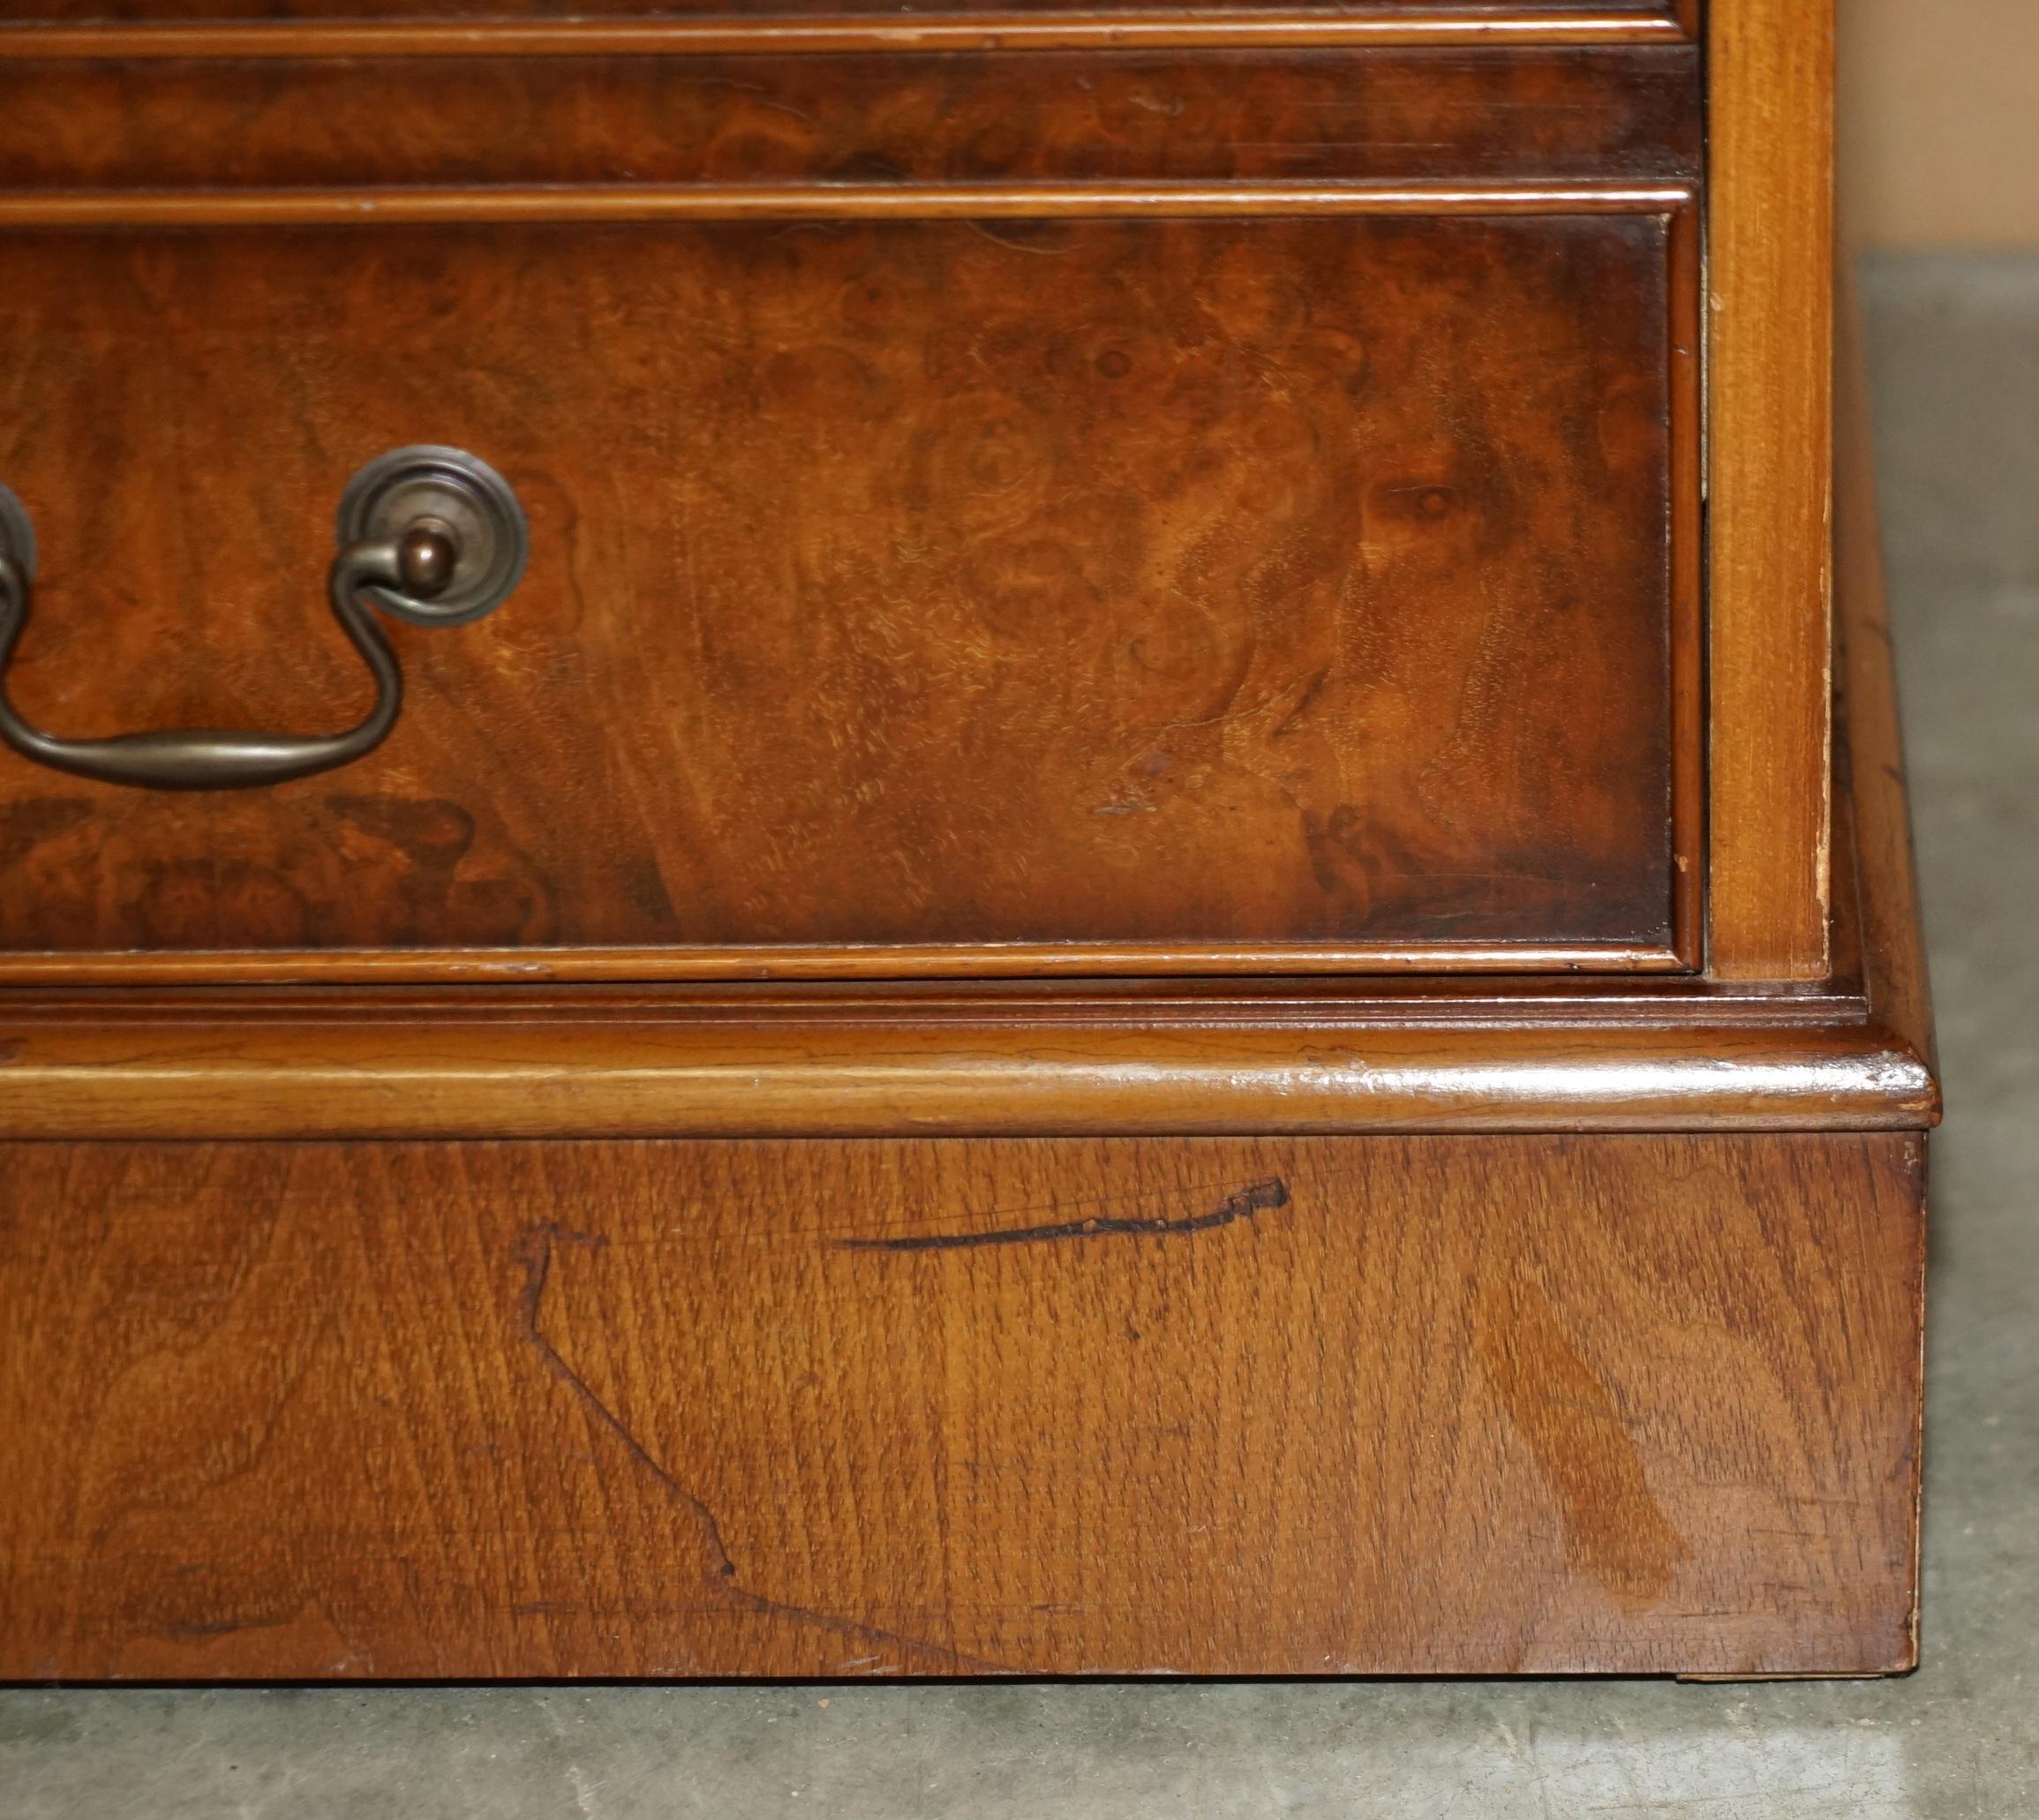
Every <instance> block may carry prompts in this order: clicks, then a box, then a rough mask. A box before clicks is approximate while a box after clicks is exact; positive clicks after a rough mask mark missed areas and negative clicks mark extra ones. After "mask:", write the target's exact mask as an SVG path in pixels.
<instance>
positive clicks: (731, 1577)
mask: <svg viewBox="0 0 2039 1820" xmlns="http://www.w3.org/2000/svg"><path fill="white" fill-rule="evenodd" d="M607 1243H608V1241H607V1240H606V1238H604V1237H602V1236H601V1235H600V1234H599V1233H591V1232H574V1231H570V1230H568V1229H567V1228H565V1227H563V1226H561V1225H559V1224H557V1223H556V1222H553V1221H549V1220H548V1221H545V1222H543V1223H541V1224H539V1225H537V1226H532V1227H530V1228H528V1229H526V1230H525V1231H524V1232H523V1235H522V1237H520V1238H519V1240H518V1242H517V1246H516V1260H517V1262H518V1263H519V1264H521V1265H522V1266H523V1273H524V1284H523V1294H522V1295H521V1296H520V1297H519V1298H518V1333H519V1335H520V1336H521V1337H522V1338H523V1340H524V1341H525V1342H526V1343H527V1344H529V1345H530V1348H531V1349H532V1350H534V1351H535V1352H536V1353H537V1354H538V1357H539V1359H540V1360H541V1361H542V1362H543V1363H544V1365H545V1369H546V1370H547V1371H548V1372H549V1373H552V1375H553V1377H554V1378H556V1379H557V1380H559V1381H560V1382H561V1384H563V1385H564V1386H566V1388H568V1391H570V1392H571V1393H572V1394H573V1396H574V1400H575V1401H576V1403H579V1404H580V1406H581V1408H582V1409H583V1410H584V1411H585V1412H586V1413H587V1415H588V1416H589V1417H590V1418H591V1419H592V1420H593V1421H595V1422H596V1423H597V1424H598V1425H600V1426H601V1427H602V1428H604V1429H606V1430H607V1432H608V1433H610V1434H612V1435H613V1436H614V1437H615V1438H616V1440H618V1441H620V1442H621V1444H622V1446H623V1448H624V1449H625V1451H626V1452H628V1455H630V1457H631V1458H632V1459H633V1460H635V1461H636V1463H638V1464H639V1465H640V1466H642V1467H643V1469H644V1470H645V1471H647V1472H649V1473H650V1474H651V1477H652V1478H655V1479H656V1480H657V1481H658V1483H659V1484H660V1485H663V1486H665V1488H666V1491H667V1492H669V1493H671V1494H672V1495H673V1499H674V1500H676V1501H677V1502H678V1503H679V1504H680V1505H681V1507H682V1508H684V1509H685V1510H686V1511H687V1513H688V1515H689V1516H691V1517H692V1518H693V1520H694V1523H695V1525H696V1529H697V1530H699V1532H700V1536H701V1540H702V1544H703V1547H704V1549H705V1550H706V1552H707V1554H708V1558H709V1562H710V1566H711V1571H712V1573H713V1574H714V1575H715V1576H716V1577H717V1578H718V1579H719V1580H720V1581H721V1582H722V1596H723V1602H724V1603H725V1605H726V1606H731V1607H734V1609H736V1610H738V1611H744V1612H751V1613H756V1614H757V1615H758V1616H760V1617H773V1618H787V1619H791V1620H794V1621H796V1622H799V1623H802V1624H811V1625H813V1626H815V1627H816V1628H818V1629H822V1630H825V1631H828V1632H830V1633H831V1634H832V1635H834V1636H839V1637H842V1638H844V1639H845V1640H846V1641H849V1642H854V1643H864V1644H867V1645H868V1644H878V1645H880V1646H884V1647H889V1648H891V1649H892V1650H895V1651H902V1652H904V1653H906V1654H907V1655H914V1656H922V1657H926V1658H931V1660H932V1661H933V1662H934V1663H936V1664H937V1665H938V1666H937V1670H936V1672H937V1673H952V1674H965V1673H974V1674H1010V1673H1012V1670H1011V1669H1009V1668H1007V1667H1005V1666H1004V1665H1003V1664H1001V1663H997V1662H990V1661H986V1660H985V1659H984V1658H982V1657H977V1656H967V1655H965V1654H963V1653H962V1652H961V1651H957V1650H952V1649H949V1648H947V1647H945V1646H944V1645H943V1644H941V1643H928V1642H925V1641H923V1640H922V1639H921V1638H919V1637H911V1636H899V1635H898V1634H896V1633H895V1632H893V1631H890V1630H881V1629H879V1628H877V1627H876V1626H874V1625H869V1624H861V1623H859V1622H858V1621H856V1620H854V1619H853V1618H839V1617H836V1616H834V1615H833V1614H832V1613H828V1612H816V1611H812V1610H810V1609H809V1608H808V1607H807V1606H791V1605H785V1604H782V1603H781V1602H780V1601H779V1600H778V1599H775V1598H767V1597H766V1596H765V1595H764V1594H763V1593H760V1592H752V1591H750V1590H749V1588H747V1587H744V1586H741V1585H739V1584H738V1583H737V1577H736V1564H735V1562H734V1561H732V1560H730V1558H729V1550H728V1548H727V1547H726V1545H725V1544H724V1542H723V1539H722V1526H721V1524H720V1523H718V1522H717V1521H716V1518H715V1513H714V1512H713V1511H712V1510H711V1509H710V1508H708V1506H707V1505H706V1504H704V1503H703V1502H702V1500H700V1499H699V1498H697V1497H696V1496H695V1494H694V1493H692V1492H690V1491H688V1489H687V1487H686V1486H685V1485H681V1483H680V1481H679V1480H678V1479H676V1478H673V1475H672V1473H670V1472H669V1471H667V1470H666V1468H665V1467H664V1466H663V1465H662V1464H661V1463H659V1461H658V1458H657V1456H656V1455H653V1454H652V1453H651V1450H650V1449H649V1448H646V1447H645V1446H644V1444H643V1442H642V1441H641V1440H638V1439H637V1437H636V1435H635V1434H634V1433H631V1431H630V1428H629V1427H628V1425H627V1424H626V1423H625V1422H624V1421H623V1419H622V1418H621V1417H620V1416H618V1415H617V1414H616V1412H615V1411H614V1410H612V1409H611V1408H610V1407H609V1406H608V1404H607V1403H604V1402H603V1401H602V1399H601V1397H600V1396H598V1395H597V1394H596V1392H595V1390H594V1388H593V1387H592V1386H591V1384H590V1383H589V1382H588V1380H586V1379H585V1378H583V1377H582V1376H581V1374H580V1373H578V1372H576V1370H575V1369H574V1367H573V1366H572V1365H570V1364H569V1363H568V1360H567V1358H566V1357H565V1355H564V1354H563V1353H561V1351H560V1350H559V1349H558V1348H557V1347H556V1346H554V1345H553V1342H551V1341H550V1340H548V1339H547V1338H546V1337H545V1327H544V1323H543V1321H542V1320H541V1316H542V1314H543V1312H544V1307H545V1288H546V1285H547V1283H548V1282H550V1281H551V1278H552V1272H553V1252H554V1251H555V1250H556V1249H557V1247H559V1246H560V1245H586V1246H589V1247H591V1248H598V1247H600V1246H602V1245H606V1244H607Z"/></svg>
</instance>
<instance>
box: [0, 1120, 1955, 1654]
mask: <svg viewBox="0 0 2039 1820" xmlns="http://www.w3.org/2000/svg"><path fill="white" fill-rule="evenodd" d="M1920 1162H1921V1157H1920V1144H1919V1142H1918V1140H1917V1139H1915V1138H1909V1137H1904V1136H1891V1137H1865V1138H1845V1137H1803V1138H1795V1139H1792V1138H1767V1139H1736V1138H1728V1137H1716V1138H1684V1139H1662V1138H1628V1139H1624V1138H1597V1139H1580V1140H1573V1139H1509V1138H1487V1139H1463V1138H1462V1139H1389V1138H1381V1139H1349V1140H1343V1141H1331V1142H1314V1143H1298V1142H1282V1141H1226V1142H1200V1143H1169V1144H1155V1143H1139V1142H1125V1141H1113V1142H1095V1143H1093V1142H1007V1143H966V1142H947V1143H913V1142H903V1141H894V1142H884V1143H872V1144H865V1145H853V1146H841V1145H832V1146H822V1145H814V1144H764V1145H760V1144H750V1145H685V1144H649V1143H646V1144H626V1145H592V1146H591V1145H562V1144H553V1145H529V1144H523V1145H519V1144H507V1145H506V1144H487V1145H470V1146H458V1147H446V1146H405V1145H390V1146H335V1145H309V1146H276V1145H240V1146H219V1145H205V1144H196V1145H194V1144H183V1145H170V1146H150V1145H141V1146H134V1145H113V1146H105V1147H41V1146H33V1145H14V1146H7V1147H0V1285H4V1288H0V1294H4V1297H5V1300H6V1304H7V1305H8V1307H9V1308H10V1309H11V1311H12V1313H11V1330H10V1336H9V1344H8V1346H7V1347H6V1349H5V1350H4V1353H0V1475H4V1479H5V1482H6V1484H7V1485H8V1487H9V1495H8V1497H7V1498H6V1499H5V1500H0V1608H4V1609H5V1610H6V1611H7V1613H8V1614H9V1617H8V1621H7V1623H6V1624H5V1625H4V1626H0V1674H5V1675H7V1676H11V1677H23V1678H31V1679H38V1680H40V1679H45V1678H49V1677H72V1678H85V1679H96V1678H102V1677H124V1676H169V1677H176V1678H185V1677H191V1678H198V1679H209V1678H213V1677H250V1676H259V1677H287V1678H300V1677H301V1678H308V1679H319V1678H323V1677H328V1676H378V1675H380V1676H424V1677H437V1676H462V1677H466V1676H497V1675H501V1676H532V1675H537V1676H553V1675H692V1674H713V1675H721V1674H777V1675H797V1676H830V1675H844V1676H861V1675H867V1674H884V1673H922V1674H926V1673H934V1674H988V1673H1146V1672H1157V1671H1170V1672H1181V1673H1228V1674H1238V1673H1301V1674H1317V1673H1505V1672H1531V1673H1576V1672H1591V1673H1731V1674H1790V1673H1882V1672H1890V1671H1894V1670H1899V1669H1902V1668H1904V1667H1906V1666H1909V1664H1910V1663H1911V1662H1912V1660H1913V1659H1914V1649H1915V1645H1914V1641H1913V1615H1914V1610H1915V1573H1914V1564H1913V1563H1914V1557H1913V1545H1914V1537H1915V1498H1916V1482H1917V1468H1918V1455H1917V1448H1916V1438H1915V1410H1916V1408H1917V1400H1918V1394H1919V1381H1918V1371H1919V1355H1918V1343H1917V1340H1918V1318H1919V1289H1920V1282H1919V1271H1920V1262H1921V1257H1922V1229H1921V1222H1920V1217H1919V1205H1920V1203H1919V1194H1920Z"/></svg>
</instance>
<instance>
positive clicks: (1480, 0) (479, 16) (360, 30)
mask: <svg viewBox="0 0 2039 1820" xmlns="http://www.w3.org/2000/svg"><path fill="white" fill-rule="evenodd" d="M1698 4H1699V0H1599V4H1592V0H1587V4H1579V0H1500V4H1497V0H1344V4H1339V5H1318V6H1310V5H1297V4H1293V0H1229V4H1225V5H1223V6H1215V7H1191V6H1185V5H1184V4H1181V0H1122V4H1117V5H1114V6H1106V7H1100V6H1098V5H1096V4H1095V0H1019V4H1014V0H941V4H935V5H929V6H918V5H909V6H900V5H898V4H894V0H771V4H758V0H576V4H575V6H574V8H573V13H572V15H571V16H570V17H568V18H559V17H553V16H549V15H552V14H553V13H554V12H555V10H556V9H555V6H554V4H553V0H11V4H10V7H9V12H8V25H7V26H0V44H8V45H11V47H14V49H11V51H10V54H20V55H29V56H36V55H41V56H66V57H71V56H107V55H115V56H132V55H143V56H150V55H155V56H161V55H163V54H164V52H165V51H166V50H169V51H170V52H172V53H174V54H177V55H186V56H190V55H227V56H260V55H263V54H265V52H266V51H267V50H268V49H270V47H273V46H276V45H279V44H280V43H281V42H282V41H284V40H286V39H294V40H296V41H297V42H299V43H301V44H309V45H312V46H313V47H315V49H316V51H317V54H321V55H324V54H331V50H330V49H329V48H332V49H338V50H339V51H340V52H341V54H360V53H361V52H362V51H364V50H366V51H367V52H368V54H371V55H373V54H376V53H377V51H379V50H380V52H381V53H382V54H410V53H413V52H415V51H416V50H417V49H419V48H421V47H423V48H433V47H457V49H459V50H461V51H464V52H466V53H468V54H474V53H475V52H476V51H477V49H478V47H477V46H476V45H475V43H474V35H475V27H476V26H481V27H483V28H484V30H485V34H486V36H488V37H489V38H491V39H494V40H500V41H502V42H504V43H505V44H508V45H509V46H512V47H514V48H515V49H514V50H513V54H518V53H523V54H530V49H527V47H529V48H533V49H537V50H538V53H539V54H548V53H557V52H559V51H561V50H562V49H571V48H573V47H576V46H579V47H581V48H590V49H599V50H602V51H604V52H617V51H623V52H639V53H641V52H643V51H645V50H648V49H675V48H677V49H706V48H710V47H711V46H717V45H719V46H725V47H726V46H729V45H734V44H741V43H745V42H749V43H758V44H765V45H769V46H770V47H771V48H772V49H800V48H801V47H802V46H803V45H804V46H814V45H817V44H820V45H826V46H827V47H828V48H831V49H845V48H853V47H854V45H855V44H857V43H860V42H861V43H868V44H870V45H872V46H874V47H882V48H886V49H911V48H913V47H914V46H915V45H927V44H930V43H931V44H938V45H941V46H943V47H944V48H948V49H965V48H969V49H987V48H997V47H1001V46H1008V45H1012V44H1014V43H1020V44H1025V43H1034V44H1041V45H1046V44H1057V45H1068V44H1087V45H1095V44H1104V45H1111V44H1125V43H1127V42H1141V41H1145V42H1161V43H1179V42H1185V41H1187V42H1199V41H1214V40H1215V41H1220V42H1226V41H1229V42H1234V43H1238V42H1245V43H1260V44H1266V43H1268V42H1275V43H1282V42H1319V41H1332V42H1337V41H1345V42H1359V43H1368V42H1372V43H1429V42H1443V43H1458V44H1466V43H1471V44H1494V45H1506V44H1510V43H1520V42H1524V41H1527V42H1543V43H1575V44H1621V43H1650V42H1659V41H1667V40H1676V39H1689V38H1691V37H1693V36H1694V35H1695V34H1696V32H1697V10H1698ZM874 16H875V17H874ZM340 34H345V35H343V36H342V35H340ZM461 34H466V35H465V36H464V37H463V35H461ZM853 34H854V35H853ZM138 47H139V48H138ZM287 54H290V55H295V54H297V53H296V52H295V51H293V52H290V53H287ZM480 54H484V55H496V54H498V53H497V52H496V51H495V50H494V49H493V48H492V49H488V50H486V51H483V52H481V53H480Z"/></svg>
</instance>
